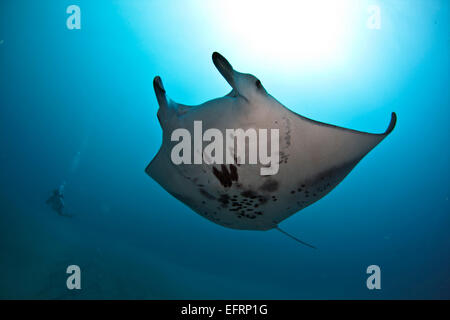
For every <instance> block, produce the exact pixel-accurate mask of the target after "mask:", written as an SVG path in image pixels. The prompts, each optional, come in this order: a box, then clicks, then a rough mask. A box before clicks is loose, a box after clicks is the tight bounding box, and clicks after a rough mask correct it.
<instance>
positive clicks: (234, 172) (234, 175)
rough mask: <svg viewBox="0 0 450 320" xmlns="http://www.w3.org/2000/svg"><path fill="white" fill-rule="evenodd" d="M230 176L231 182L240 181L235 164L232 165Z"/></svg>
mask: <svg viewBox="0 0 450 320" xmlns="http://www.w3.org/2000/svg"><path fill="white" fill-rule="evenodd" d="M230 176H231V180H232V181H238V180H239V176H238V173H237V168H236V166H235V165H233V164H230Z"/></svg>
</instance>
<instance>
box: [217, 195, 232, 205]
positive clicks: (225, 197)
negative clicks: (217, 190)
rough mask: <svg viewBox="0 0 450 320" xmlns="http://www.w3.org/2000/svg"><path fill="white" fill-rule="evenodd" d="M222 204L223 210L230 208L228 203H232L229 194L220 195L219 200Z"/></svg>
mask: <svg viewBox="0 0 450 320" xmlns="http://www.w3.org/2000/svg"><path fill="white" fill-rule="evenodd" d="M218 201H219V202H220V203H221V204H222V207H223V208H226V207H228V203H229V202H230V197H229V196H228V195H227V194H222V195H220V198H219V200H218Z"/></svg>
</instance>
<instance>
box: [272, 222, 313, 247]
mask: <svg viewBox="0 0 450 320" xmlns="http://www.w3.org/2000/svg"><path fill="white" fill-rule="evenodd" d="M275 229H277V230H278V231H280V232H281V233H283V234H285V235H287V236H288V237H289V238H291V239H294V240H295V241H297V242H300V243H301V244H303V245H305V246H308V247H310V248H313V249H316V247H314V246H312V245H310V244H309V243H306V242H304V241H302V240H300V239H298V238H296V237H294V236H293V235H290V234H289V233H287V232H286V231H284V230H282V229H280V227H278V226H276V227H275Z"/></svg>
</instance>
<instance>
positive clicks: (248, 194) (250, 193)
mask: <svg viewBox="0 0 450 320" xmlns="http://www.w3.org/2000/svg"><path fill="white" fill-rule="evenodd" d="M241 196H243V197H245V198H250V199H254V198H256V197H257V194H256V192H255V191H252V190H246V191H242V192H241Z"/></svg>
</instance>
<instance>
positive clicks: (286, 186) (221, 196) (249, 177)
mask: <svg viewBox="0 0 450 320" xmlns="http://www.w3.org/2000/svg"><path fill="white" fill-rule="evenodd" d="M212 60H213V63H214V65H215V66H216V68H217V69H218V71H219V72H220V73H221V75H222V76H223V77H224V78H225V80H226V81H227V82H228V84H229V85H230V86H231V88H232V90H231V92H230V93H228V94H227V95H225V96H223V97H221V98H217V99H213V100H210V101H207V102H205V103H203V104H200V105H195V106H190V105H182V104H179V103H176V102H174V101H173V100H171V99H170V98H169V97H168V95H167V94H166V90H165V89H164V86H163V83H162V80H161V78H160V77H159V76H156V77H155V78H154V81H153V86H154V90H155V94H156V98H157V101H158V104H159V109H158V112H157V117H158V120H159V123H160V125H161V128H162V133H163V134H162V145H161V147H160V149H159V151H158V153H157V155H156V156H155V157H154V158H153V160H152V161H151V162H150V164H149V165H148V166H147V168H146V170H145V171H146V173H147V174H148V175H149V176H150V177H151V178H153V179H154V180H155V181H156V182H157V183H159V184H160V185H161V186H162V187H163V188H164V189H165V190H166V191H167V192H169V193H170V194H171V195H172V196H174V197H175V198H177V199H178V200H180V201H181V202H183V203H184V204H186V205H187V206H188V207H190V208H191V209H192V210H194V211H195V212H197V213H198V214H199V215H201V216H203V217H204V218H206V219H208V220H210V221H212V222H214V223H216V224H219V225H221V226H224V227H227V228H233V229H241V230H270V229H277V230H279V231H281V232H282V233H285V234H286V235H288V236H290V237H292V238H293V239H295V240H297V241H299V242H301V243H303V244H305V245H308V246H311V245H309V244H307V243H305V242H303V241H301V240H299V239H297V238H295V237H293V236H291V235H290V234H288V233H286V232H285V231H283V230H282V229H280V228H279V224H280V222H281V221H283V220H285V219H286V218H288V217H290V216H291V215H293V214H294V213H296V212H298V211H300V210H302V209H304V208H306V207H308V206H309V205H311V204H313V203H314V202H316V201H318V200H319V199H321V198H323V197H324V196H325V195H326V194H328V193H329V192H330V191H331V190H333V189H334V188H335V187H336V186H337V185H338V184H339V183H340V182H341V181H342V180H343V179H344V178H345V177H346V176H347V175H348V174H349V173H350V171H351V170H352V169H353V168H354V167H355V166H356V164H357V163H358V162H359V161H360V160H361V159H362V158H363V157H364V156H365V155H366V154H367V153H368V152H369V151H371V150H372V149H373V148H374V147H375V146H376V145H378V144H379V143H380V142H381V141H382V140H383V139H384V138H385V137H386V136H388V135H389V134H390V133H391V132H392V130H393V129H394V127H395V124H396V119H397V117H396V115H395V113H392V115H391V120H390V123H389V126H388V128H387V129H386V131H385V132H384V133H380V134H371V133H366V132H360V131H356V130H352V129H347V128H342V127H338V126H335V125H331V124H326V123H322V122H318V121H315V120H311V119H308V118H306V117H304V116H301V115H299V114H297V113H295V112H293V111H291V110H289V109H288V108H286V107H285V106H283V105H282V104H281V103H280V102H278V101H277V100H276V99H275V98H273V97H272V96H271V95H270V94H269V93H268V92H267V91H266V89H265V88H264V86H263V85H262V83H261V81H260V80H259V79H257V78H256V77H255V76H253V75H251V74H246V73H241V72H238V71H236V70H234V69H233V67H232V66H231V64H230V63H229V62H228V61H227V60H226V59H225V58H224V57H223V56H222V55H220V54H219V53H217V52H214V53H213V55H212ZM196 121H201V122H202V126H203V128H204V129H208V128H216V129H218V130H220V131H221V132H223V133H225V132H226V129H227V128H242V129H243V130H247V129H278V132H279V147H278V148H279V150H278V152H279V159H278V165H279V169H278V171H277V173H276V174H273V175H261V171H260V169H261V167H264V166H265V165H264V164H250V163H243V162H242V161H240V162H239V161H236V163H233V164H224V163H222V164H217V163H208V162H207V161H204V162H202V163H200V164H192V163H191V164H188V163H181V164H174V163H173V161H172V158H171V152H172V149H173V147H174V145H175V144H176V141H172V140H173V139H172V133H173V131H174V130H176V129H177V128H185V129H187V130H190V131H191V132H193V131H194V122H196ZM192 139H194V138H192ZM246 147H247V150H248V149H249V148H250V147H251V146H246ZM193 153H194V154H197V155H198V154H200V155H201V153H202V150H199V149H196V150H194V151H193ZM225 153H229V154H228V155H229V156H231V157H234V159H236V152H235V150H234V149H233V148H228V149H226V150H225ZM311 247H312V246H311Z"/></svg>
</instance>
